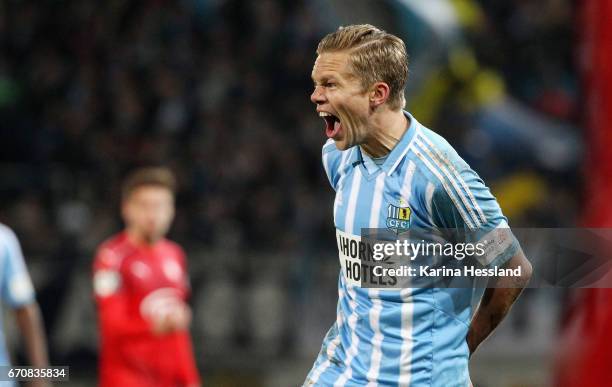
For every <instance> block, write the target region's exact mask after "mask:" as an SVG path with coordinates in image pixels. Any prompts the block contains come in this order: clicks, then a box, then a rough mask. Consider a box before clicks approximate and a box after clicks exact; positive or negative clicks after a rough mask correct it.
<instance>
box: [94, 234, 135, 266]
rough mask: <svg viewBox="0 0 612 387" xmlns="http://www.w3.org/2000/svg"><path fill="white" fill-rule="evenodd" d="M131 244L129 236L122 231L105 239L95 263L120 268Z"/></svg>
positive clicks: (98, 250) (99, 248) (99, 247)
mask: <svg viewBox="0 0 612 387" xmlns="http://www.w3.org/2000/svg"><path fill="white" fill-rule="evenodd" d="M129 251H130V245H129V243H128V239H127V236H126V235H125V233H123V232H121V233H118V234H115V235H113V236H111V237H109V238H107V239H106V240H105V241H103V242H102V243H101V244H100V245H99V246H98V249H97V251H96V258H95V265H96V266H102V267H107V268H108V267H113V268H118V267H119V266H120V265H121V262H122V261H123V260H124V258H125V257H126V256H127V255H128V253H129Z"/></svg>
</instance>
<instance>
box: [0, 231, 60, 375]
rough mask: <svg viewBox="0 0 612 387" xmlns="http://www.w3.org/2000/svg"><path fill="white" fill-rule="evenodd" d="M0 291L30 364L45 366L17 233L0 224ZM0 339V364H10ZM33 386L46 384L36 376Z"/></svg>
mask: <svg viewBox="0 0 612 387" xmlns="http://www.w3.org/2000/svg"><path fill="white" fill-rule="evenodd" d="M0 273H1V274H0V289H1V290H0V291H1V292H2V298H3V299H4V301H5V302H6V303H7V304H8V305H9V306H10V307H11V309H12V310H13V311H14V313H15V316H16V317H17V325H18V327H19V330H20V332H21V335H22V336H23V338H24V340H25V346H26V354H27V356H28V360H29V361H30V365H31V366H32V367H37V368H44V367H48V366H49V357H48V354H47V340H46V338H45V330H44V327H43V322H42V319H41V315H40V309H39V308H38V303H37V302H36V298H35V294H34V287H33V286H32V281H31V280H30V275H29V274H28V269H27V268H26V265H25V262H24V260H23V254H22V252H21V247H20V245H19V241H18V240H17V237H16V236H15V234H14V233H13V231H12V230H11V229H10V228H8V227H7V226H5V225H3V224H0ZM10 363H11V362H10V359H9V356H8V354H7V351H6V348H5V343H4V340H0V365H5V366H7V365H10ZM32 383H33V384H32V385H33V386H40V387H42V386H48V385H50V384H49V383H48V382H46V381H43V380H37V381H35V382H32ZM13 385H14V384H13V383H12V382H0V386H13Z"/></svg>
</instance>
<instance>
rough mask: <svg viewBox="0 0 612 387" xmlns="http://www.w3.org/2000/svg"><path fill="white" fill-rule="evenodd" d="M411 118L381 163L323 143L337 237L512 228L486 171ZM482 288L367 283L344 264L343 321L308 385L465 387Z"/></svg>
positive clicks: (502, 254)
mask: <svg viewBox="0 0 612 387" xmlns="http://www.w3.org/2000/svg"><path fill="white" fill-rule="evenodd" d="M405 114H406V116H407V117H408V118H409V120H410V126H409V128H408V130H407V131H406V133H405V134H404V135H403V137H402V139H401V140H400V142H399V143H398V144H397V146H395V148H394V149H393V150H392V151H391V153H390V154H389V155H388V157H387V158H386V160H385V161H384V163H383V164H382V165H381V166H377V165H376V163H374V162H373V161H372V160H371V159H370V158H368V157H367V155H365V154H364V153H362V152H361V150H360V148H359V147H357V146H355V147H352V148H350V149H348V150H346V151H339V150H338V149H337V148H336V146H335V144H334V142H333V140H329V141H328V142H327V143H326V144H325V145H324V146H323V165H324V168H325V172H326V173H327V177H328V178H329V181H330V183H331V185H332V187H333V188H334V190H335V191H336V199H335V202H334V224H335V226H336V229H337V234H338V235H339V241H342V240H344V239H345V238H359V237H360V234H361V232H362V229H367V228H370V229H371V228H380V229H385V228H395V229H401V230H406V229H410V228H420V229H443V228H446V229H449V228H452V229H465V230H476V229H483V230H484V229H495V228H497V227H507V220H506V218H505V217H504V216H503V214H502V212H501V210H500V208H499V205H498V203H497V201H496V200H495V198H494V197H493V195H492V194H491V192H490V191H489V189H488V188H487V187H486V186H485V185H484V183H483V181H482V180H481V179H480V178H479V177H478V175H477V174H476V173H475V172H474V171H473V170H472V169H471V168H470V167H469V166H468V165H467V163H466V162H465V161H463V160H462V159H461V157H460V156H459V155H458V154H457V152H456V151H455V150H454V149H453V148H452V147H451V146H450V145H449V144H448V142H446V140H444V139H443V138H442V137H441V136H439V135H437V134H436V133H434V132H432V131H431V130H429V129H427V128H425V127H424V126H422V125H421V124H419V123H418V122H417V121H416V120H415V119H414V118H413V117H412V116H411V115H410V114H408V113H405ZM502 242H503V243H500V244H497V245H496V249H493V250H489V251H488V253H487V256H486V257H484V259H485V262H483V264H484V265H491V266H493V265H502V264H503V263H504V262H506V261H507V260H508V259H510V258H511V257H512V256H513V255H514V254H516V252H517V250H518V243H517V242H516V240H515V239H511V240H506V241H502ZM341 243H342V242H339V248H340V247H341V246H340V245H341ZM339 255H340V257H341V259H340V261H341V264H342V265H345V264H344V263H342V253H340V254H339ZM450 259H452V258H450ZM481 294H482V289H481V290H477V289H474V288H455V289H450V288H445V289H440V288H404V289H368V288H364V287H361V286H360V284H359V281H355V280H354V278H349V275H348V274H347V270H346V267H342V269H341V272H340V275H339V279H338V307H337V319H336V322H335V324H334V325H333V326H332V327H331V329H330V330H329V332H328V333H327V335H326V337H325V338H324V341H323V345H322V348H321V352H320V353H319V356H318V358H317V359H316V361H315V363H314V366H313V368H312V370H311V371H310V373H309V374H308V376H307V378H306V381H305V383H304V385H305V386H326V387H328V386H418V387H420V386H436V387H437V386H440V387H453V386H461V387H465V386H467V385H468V383H469V372H468V356H469V350H468V347H467V343H466V335H467V332H468V327H469V324H470V321H471V318H472V314H473V305H474V304H475V301H477V300H478V299H479V297H480V296H481Z"/></svg>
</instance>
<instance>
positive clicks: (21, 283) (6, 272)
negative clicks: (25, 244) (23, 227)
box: [1, 228, 35, 308]
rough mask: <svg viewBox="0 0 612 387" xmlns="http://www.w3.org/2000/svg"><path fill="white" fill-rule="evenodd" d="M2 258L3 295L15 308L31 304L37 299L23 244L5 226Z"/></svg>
mask: <svg viewBox="0 0 612 387" xmlns="http://www.w3.org/2000/svg"><path fill="white" fill-rule="evenodd" d="M3 231H4V232H3V236H4V238H3V239H4V242H5V243H4V246H1V248H2V249H3V250H4V251H3V252H2V253H3V254H4V255H5V257H4V259H3V260H2V296H3V299H4V301H5V302H6V303H7V304H9V305H10V306H11V307H13V308H18V307H20V306H23V305H27V304H30V303H32V302H34V300H35V293H34V286H32V281H31V279H30V275H29V274H28V269H27V268H26V265H25V261H24V258H23V253H22V251H21V246H20V245H19V241H18V240H17V237H16V235H15V234H14V233H13V232H12V231H11V230H9V229H7V228H4V230H3Z"/></svg>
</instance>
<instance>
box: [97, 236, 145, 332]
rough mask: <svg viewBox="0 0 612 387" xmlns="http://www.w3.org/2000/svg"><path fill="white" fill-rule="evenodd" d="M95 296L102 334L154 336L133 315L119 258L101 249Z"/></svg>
mask: <svg viewBox="0 0 612 387" xmlns="http://www.w3.org/2000/svg"><path fill="white" fill-rule="evenodd" d="M93 287H94V296H95V298H96V302H97V304H98V313H99V319H100V324H101V328H102V331H103V332H105V333H107V334H110V335H113V336H114V337H120V336H131V335H138V334H144V333H151V332H152V329H151V325H150V324H149V323H148V322H147V321H146V320H144V319H142V318H139V317H137V316H135V315H134V314H133V313H130V310H129V301H130V298H129V297H130V294H129V289H127V287H126V286H125V278H124V276H123V274H122V272H121V264H120V257H118V256H117V255H116V253H115V252H114V251H113V250H112V249H109V248H105V247H102V248H100V250H99V251H98V252H97V254H96V258H95V260H94V267H93Z"/></svg>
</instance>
